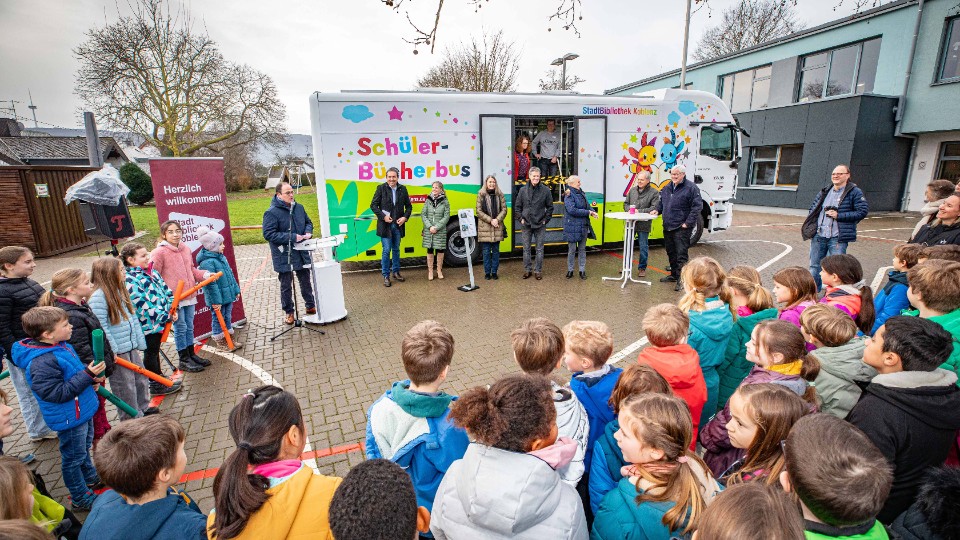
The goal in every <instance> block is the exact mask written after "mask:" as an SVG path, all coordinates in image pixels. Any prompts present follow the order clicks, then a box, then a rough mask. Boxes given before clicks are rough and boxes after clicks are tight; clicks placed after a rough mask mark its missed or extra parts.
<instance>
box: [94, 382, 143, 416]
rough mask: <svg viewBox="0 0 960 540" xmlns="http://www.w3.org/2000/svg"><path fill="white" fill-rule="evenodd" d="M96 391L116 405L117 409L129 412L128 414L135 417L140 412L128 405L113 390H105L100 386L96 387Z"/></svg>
mask: <svg viewBox="0 0 960 540" xmlns="http://www.w3.org/2000/svg"><path fill="white" fill-rule="evenodd" d="M97 393H98V394H100V395H101V396H103V397H104V398H106V400H107V401H109V402H110V403H113V404H114V405H116V406H117V408H118V409H120V410H121V411H123V412H125V413H127V414H129V415H130V416H133V417H136V416H137V415H138V414H140V413H139V412H138V411H137V410H136V409H134V408H133V407H131V406H130V405H128V404H127V402H125V401H123V400H122V399H120V398H118V397H117V396H115V395H114V394H113V392H111V391H109V390H107V389H106V388H104V387H103V386H101V387H100V388H97Z"/></svg>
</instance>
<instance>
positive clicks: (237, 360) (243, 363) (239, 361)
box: [203, 345, 320, 474]
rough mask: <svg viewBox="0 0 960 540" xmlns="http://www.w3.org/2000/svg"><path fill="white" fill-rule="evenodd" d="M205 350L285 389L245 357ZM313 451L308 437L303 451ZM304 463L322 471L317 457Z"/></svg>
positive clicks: (209, 347) (216, 350) (206, 348)
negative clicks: (318, 465)
mask: <svg viewBox="0 0 960 540" xmlns="http://www.w3.org/2000/svg"><path fill="white" fill-rule="evenodd" d="M203 350H205V351H207V352H210V353H213V354H216V355H218V356H221V357H223V358H226V359H227V360H230V361H231V362H233V363H234V364H236V365H238V366H240V367H242V368H243V369H245V370H247V371H249V372H250V373H253V376H254V377H256V378H258V379H260V382H262V383H263V384H267V385H271V386H278V387H280V388H283V385H282V384H280V383H279V382H278V381H277V380H276V379H274V378H273V375H270V374H269V373H267V372H266V371H265V370H264V369H263V368H262V367H260V366H258V365H257V364H254V363H253V362H251V361H250V360H247V359H246V358H244V357H242V356H240V355H237V354H233V353H232V352H228V351H224V350H221V349H217V348H215V347H211V346H209V345H204V346H203ZM311 450H313V445H312V444H310V436H309V435H307V442H306V446H304V447H303V451H304V452H310V451H311ZM304 463H306V464H307V466H308V467H310V468H311V469H313V470H314V472H316V473H318V474H319V472H320V470H319V468H318V467H317V458H316V457H313V458H310V459H307V460H304Z"/></svg>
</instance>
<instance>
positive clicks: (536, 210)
mask: <svg viewBox="0 0 960 540" xmlns="http://www.w3.org/2000/svg"><path fill="white" fill-rule="evenodd" d="M513 212H514V215H518V216H520V217H521V218H522V219H523V221H524V227H530V228H531V229H539V228H540V227H543V226H545V225H546V224H547V222H548V221H550V218H551V217H553V192H551V191H550V188H548V187H547V186H545V185H544V184H543V182H538V183H537V185H536V186H534V185H533V184H529V183H528V184H527V185H525V186H523V187H522V188H520V192H519V193H517V202H516V204H514V205H513Z"/></svg>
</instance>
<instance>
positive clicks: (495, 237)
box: [477, 174, 507, 279]
mask: <svg viewBox="0 0 960 540" xmlns="http://www.w3.org/2000/svg"><path fill="white" fill-rule="evenodd" d="M506 217H507V199H506V197H504V196H503V192H502V191H500V188H499V187H497V178H496V177H495V176H493V175H492V174H491V175H489V176H487V178H486V179H485V180H484V181H483V187H482V188H480V193H477V242H480V250H481V251H482V253H483V279H500V278H498V277H497V270H499V268H500V242H501V241H503V239H504V238H505V237H506V232H507V229H506V227H504V225H503V220H504V218H506Z"/></svg>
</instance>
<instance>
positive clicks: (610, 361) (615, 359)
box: [607, 336, 647, 364]
mask: <svg viewBox="0 0 960 540" xmlns="http://www.w3.org/2000/svg"><path fill="white" fill-rule="evenodd" d="M646 344H647V338H646V336H644V337H642V338H640V339H638V340H636V341H634V342H633V343H631V344H629V345H627V346H626V347H624V348H623V350H621V351H620V352H618V353H616V354H614V355H613V356H611V357H610V358H609V359H607V363H608V364H616V363H617V362H619V361H621V360H623V359H624V358H626V357H627V355H629V354H631V353H633V352H635V351H638V350H639V349H640V347H643V346H644V345H646Z"/></svg>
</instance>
